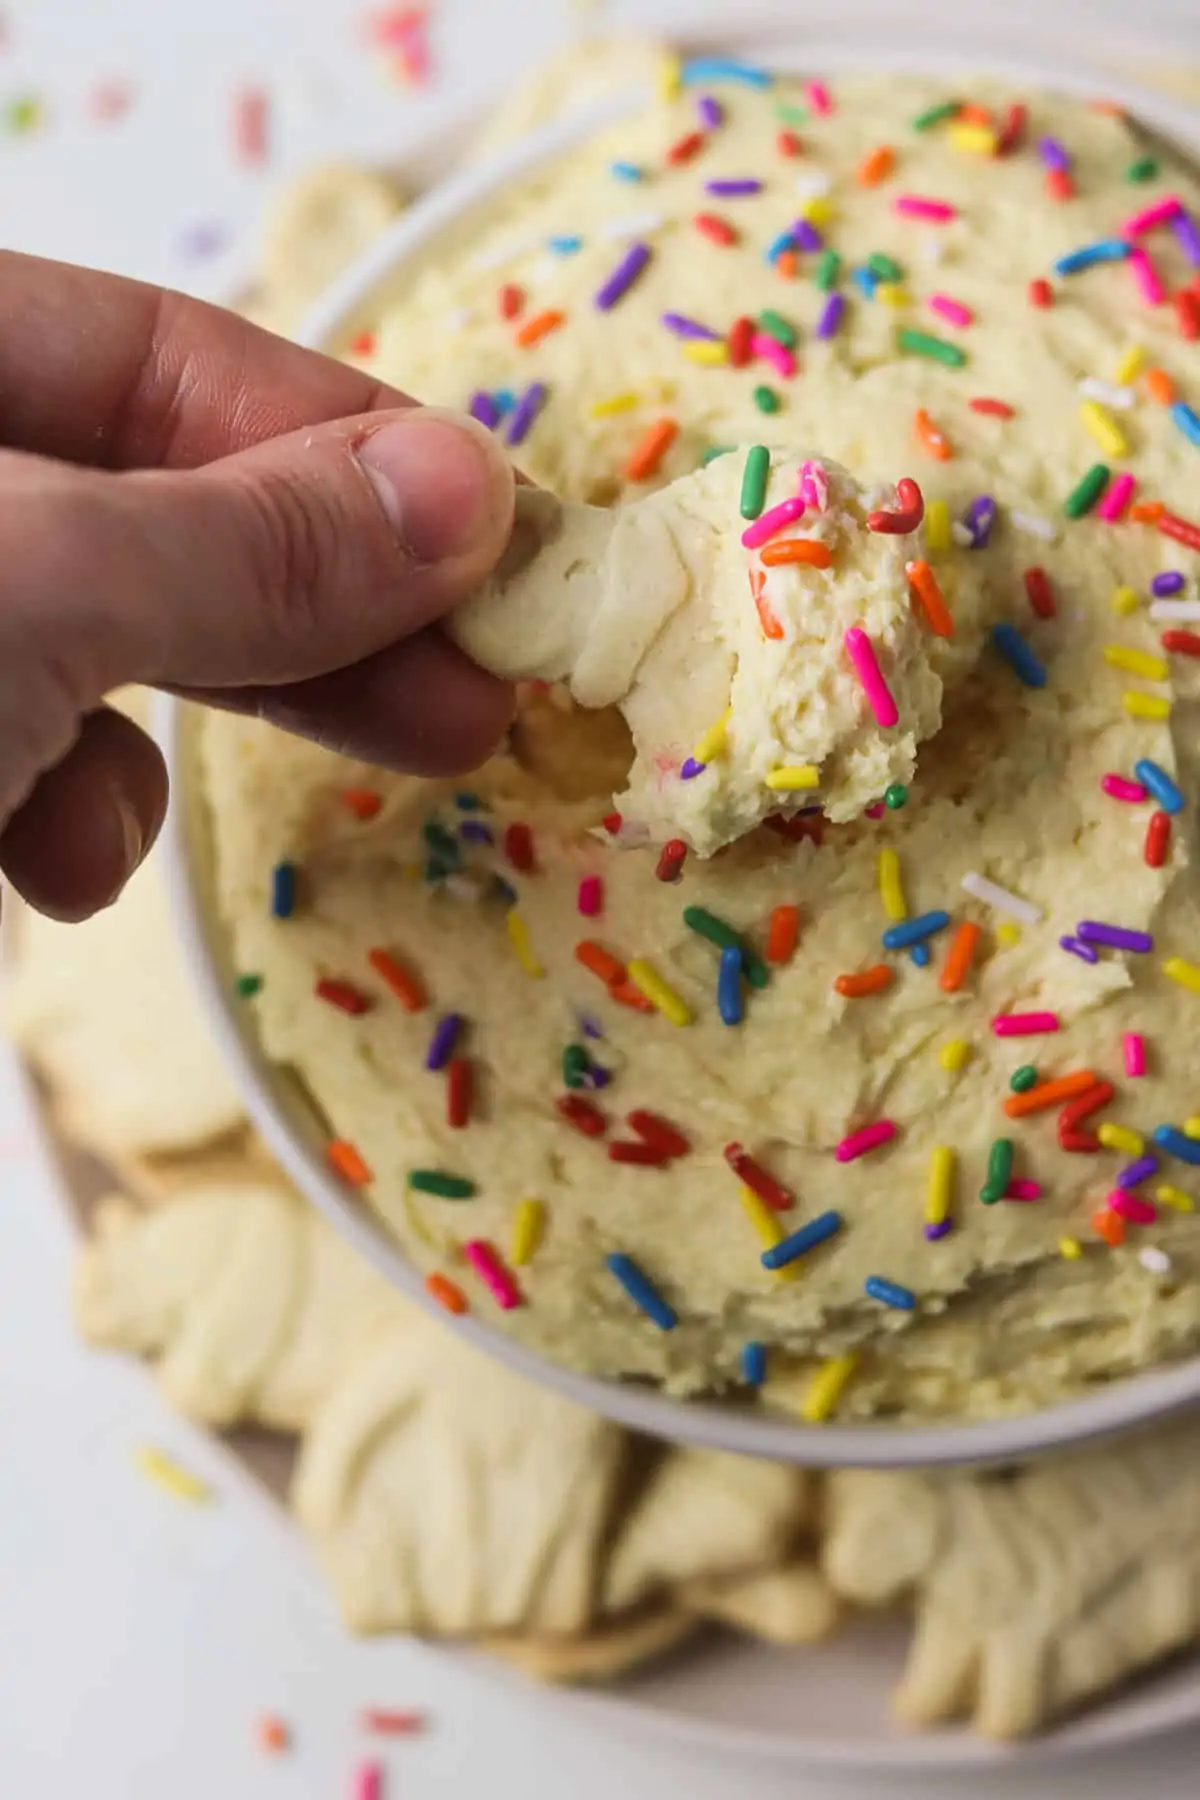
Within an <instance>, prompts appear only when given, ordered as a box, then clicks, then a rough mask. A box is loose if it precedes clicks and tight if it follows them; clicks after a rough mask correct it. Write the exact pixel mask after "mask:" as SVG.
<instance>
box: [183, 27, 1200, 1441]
mask: <svg viewBox="0 0 1200 1800" xmlns="http://www.w3.org/2000/svg"><path fill="white" fill-rule="evenodd" d="M850 36H851V34H850V33H847V35H846V38H844V39H842V40H841V41H840V42H833V43H822V42H816V43H811V44H808V45H806V47H805V49H804V51H803V53H800V52H794V51H783V50H775V51H773V52H771V53H770V54H768V55H763V54H761V53H760V52H758V51H756V53H755V60H756V61H758V62H760V63H764V62H765V63H768V64H769V65H770V66H771V67H772V68H773V69H774V70H776V71H777V72H778V73H781V74H798V73H804V72H806V71H814V70H829V69H835V70H836V69H842V70H846V71H856V72H866V71H868V70H871V69H874V70H879V69H888V68H890V69H896V70H910V71H913V70H915V71H920V72H924V73H927V74H928V73H930V72H931V71H932V72H933V73H934V74H939V75H943V74H944V75H947V76H949V75H952V74H955V73H976V74H978V73H979V72H980V71H981V69H986V71H987V73H989V74H994V75H996V76H1000V77H1002V78H1006V79H1011V80H1014V81H1016V82H1019V83H1023V84H1025V85H1026V86H1028V87H1031V88H1034V87H1036V88H1041V89H1043V90H1044V89H1051V90H1054V89H1057V90H1058V91H1060V92H1066V93H1073V94H1077V95H1082V96H1084V97H1089V98H1090V97H1093V96H1095V95H1097V94H1101V93H1102V94H1104V95H1105V96H1106V97H1108V98H1111V99H1113V100H1115V101H1118V102H1119V103H1120V104H1122V105H1123V106H1125V107H1126V108H1127V109H1128V110H1129V112H1130V113H1132V114H1133V115H1135V116H1136V117H1138V118H1139V119H1140V120H1142V121H1143V122H1144V123H1145V124H1146V125H1148V126H1149V127H1150V128H1151V129H1153V130H1156V131H1158V132H1160V133H1161V134H1162V135H1163V136H1165V137H1168V138H1171V139H1174V140H1175V142H1176V143H1177V144H1178V145H1179V146H1180V147H1182V148H1185V149H1187V150H1189V151H1191V152H1193V153H1197V154H1200V118H1197V115H1196V114H1195V112H1194V111H1193V110H1192V109H1191V108H1188V107H1186V106H1183V105H1181V104H1177V103H1174V102H1171V101H1169V100H1165V99H1163V98H1162V97H1161V96H1158V95H1155V94H1153V93H1150V92H1147V91H1144V90H1142V89H1140V88H1138V87H1136V86H1134V85H1131V84H1130V83H1127V82H1122V81H1114V80H1113V79H1111V77H1110V76H1109V75H1108V73H1107V72H1105V71H1101V70H1100V69H1096V68H1088V67H1087V66H1085V65H1083V64H1081V63H1079V62H1076V63H1074V64H1073V65H1072V66H1071V67H1069V68H1062V67H1060V66H1058V65H1057V64H1048V63H1039V62H1038V61H1037V60H1036V58H1031V57H1030V56H1029V55H1027V54H1024V55H1023V54H1013V55H1009V54H1007V53H1006V52H1004V51H1002V50H997V49H996V48H994V47H993V46H988V47H987V48H983V49H979V50H976V51H975V52H974V53H973V54H972V53H971V52H970V51H969V49H963V48H962V47H959V48H958V49H957V50H956V49H955V48H954V47H953V46H952V45H949V44H947V42H946V37H945V33H944V32H943V33H942V34H941V35H939V36H938V37H937V38H936V39H931V40H930V41H928V42H922V41H921V38H920V34H919V33H917V34H914V33H913V32H910V31H907V30H906V31H905V34H904V41H903V44H902V45H900V46H899V47H896V48H889V45H888V42H887V41H885V38H886V34H885V33H884V32H882V31H880V32H876V33H873V34H871V41H870V43H869V47H868V48H864V47H863V45H862V44H861V43H853V42H847V38H849V37H850ZM646 98H647V96H646V95H645V94H643V93H641V92H633V93H630V94H627V95H625V96H623V97H621V98H620V99H617V100H614V101H609V102H606V103H605V104H604V105H602V106H598V107H594V108H591V109H589V110H588V111H587V112H584V113H581V114H577V115H573V116H570V117H567V118H565V119H561V120H559V121H558V122H556V123H555V124H553V125H551V126H549V127H547V128H546V129H544V130H542V131H539V132H536V133H535V134H533V135H532V136H530V137H528V138H526V139H525V140H524V141H522V142H521V143H519V144H517V145H515V146H514V147H513V148H512V149H511V150H508V151H506V152H505V153H504V154H503V155H501V156H498V157H496V158H495V159H494V160H493V161H492V162H490V163H489V164H488V165H487V166H486V167H484V168H476V169H469V170H467V171H466V172H464V173H460V174H458V175H456V176H454V177H453V178H452V179H450V180H449V181H447V182H446V183H445V184H444V185H443V186H441V187H439V188H437V189H436V190H435V191H434V192H432V193H430V194H429V195H428V196H427V197H426V198H425V199H423V200H421V201H419V202H418V203H417V204H416V205H415V206H413V207H412V208H411V210H410V211H409V212H407V213H406V214H405V215H403V216H402V217H401V218H400V219H399V220H397V222H396V224H395V225H394V226H393V227H392V229H391V230H390V231H388V232H387V233H386V234H385V236H384V237H383V238H381V239H380V241H379V242H378V243H377V244H375V245H374V246H373V247H372V248H371V249H370V250H369V251H368V252H367V254H366V255H365V256H364V257H363V258H362V259H361V260H360V261H359V262H358V263H357V264H356V265H355V266H354V268H352V269H351V270H350V271H349V273H348V274H346V275H345V276H343V277H342V279H341V280H340V281H338V282H337V283H336V285H335V286H334V288H333V289H332V290H331V292H330V293H329V294H328V295H327V297H326V298H325V299H324V300H323V301H322V302H321V303H320V304H319V305H318V306H317V307H316V308H315V310H314V311H313V313H312V314H311V315H310V317H309V318H308V320H307V321H306V323H305V325H304V328H303V329H302V331H301V332H300V333H299V338H300V341H301V342H302V343H304V344H307V345H309V346H311V347H313V348H316V349H321V350H327V351H331V352H337V351H338V350H340V349H341V348H343V347H344V346H345V344H346V343H347V341H348V339H349V338H350V336H351V335H352V334H353V332H354V331H356V330H357V329H358V328H359V327H360V326H361V325H362V324H364V323H365V322H366V321H367V319H368V317H369V316H371V314H372V313H373V311H374V310H375V308H376V307H377V306H378V303H379V301H380V298H381V297H382V296H386V294H387V292H388V290H389V289H392V290H394V289H396V288H398V287H400V286H401V285H403V284H404V283H406V282H408V281H409V280H411V278H412V275H413V273H414V272H415V270H416V269H417V267H418V266H419V265H420V264H421V263H423V262H426V261H427V260H428V259H429V258H430V256H431V254H432V253H434V252H435V251H436V250H437V249H438V248H440V247H444V246H445V245H446V244H447V243H448V242H453V241H454V240H455V239H456V238H457V237H461V236H463V235H465V234H466V233H467V232H468V231H469V230H470V229H471V226H472V223H473V221H474V219H475V218H476V216H477V215H478V213H479V212H480V211H481V209H483V208H484V207H486V205H487V203H488V202H489V201H490V200H491V198H492V197H493V196H494V195H496V194H498V193H500V192H501V191H502V190H504V189H505V188H508V187H509V186H511V185H512V184H514V183H517V182H520V181H521V180H522V179H523V178H524V177H526V176H528V175H530V174H532V173H533V172H534V171H536V170H539V169H541V168H542V167H544V166H545V165H547V164H548V163H550V162H552V161H553V160H554V159H555V158H556V157H559V156H561V155H562V154H563V153H564V152H566V151H568V150H570V149H572V148H573V147H574V146H576V145H577V144H579V143H581V142H583V141H584V140H585V139H586V138H587V137H588V136H589V135H591V134H592V133H594V132H596V131H598V130H600V129H603V128H604V127H605V126H608V125H611V124H615V123H617V122H618V121H619V120H620V119H621V118H623V117H625V116H626V115H628V114H630V113H632V112H633V111H634V110H635V109H637V108H638V107H639V106H641V105H643V104H644V103H645V100H646ZM195 716H196V715H195V713H194V710H193V709H192V708H190V707H188V706H187V705H184V704H181V703H180V702H178V701H175V700H171V699H165V700H164V701H163V702H162V708H161V713H160V720H159V723H160V737H161V740H162V743H163V748H164V752H165V754H166V758H167V763H168V766H169V769H170V774H171V786H172V791H173V795H174V803H173V805H172V808H171V811H170V815H169V817H168V820H167V825H166V828H165V839H166V847H167V869H168V878H169V880H170V882H171V884H172V888H173V893H174V900H175V904H176V908H177V912H178V919H179V924H180V929H181V931H182V934H183V937H184V941H185V946H186V951H187V955H188V958H189V961H190V964H191V967H192V969H193V972H194V974H195V977H196V981H197V984H198V986H199V988H200V991H201V995H202V997H203V1001H204V1004H205V1008H206V1010H207V1013H208V1016H209V1019H210V1021H211V1023H212V1026H213V1029H214V1031H215V1033H216V1036H217V1039H218V1041H219V1043H220V1044H221V1046H222V1048H223V1050H224V1052H225V1054H226V1056H227V1057H228V1059H229V1062H230V1065H231V1067H232V1069H233V1071H234V1075H235V1077H236V1079H237V1081H238V1084H239V1086H240V1089H241V1092H242V1095H243V1097H244V1099H245V1102H246V1108H247V1111H248V1112H249V1114H250V1116H251V1117H252V1119H253V1120H254V1122H255V1124H256V1126H257V1127H258V1129H259V1130H260V1132H261V1133H262V1136H263V1137H264V1139H265V1140H266V1142H267V1144H268V1145H269V1146H270V1148H271V1150H272V1151H273V1152H274V1154H275V1155H276V1156H277V1157H278V1159H279V1161H280V1163H281V1164H282V1165H283V1168H284V1169H285V1170H286V1171H287V1173H288V1174H289V1175H290V1177H291V1178H292V1180H293V1181H294V1182H295V1184H296V1186H297V1188H298V1189H299V1190H300V1192H301V1193H302V1194H304V1195H305V1196H306V1197H307V1198H308V1199H309V1200H310V1201H311V1202H312V1204H313V1205H314V1206H316V1207H317V1208H318V1209H319V1211H320V1212H322V1213H323V1214H324V1216H325V1217H326V1218H327V1219H328V1220H330V1222H331V1223H332V1224H333V1225H334V1226H336V1228H337V1229H338V1230H339V1231H340V1232H342V1233H343V1235H344V1236H345V1237H347V1238H348V1239H349V1240H350V1241H351V1242H352V1243H353V1244H355V1245H356V1246H357V1247H358V1249H359V1250H361V1252H362V1253H363V1255H364V1256H365V1257H366V1258H367V1259H368V1261H369V1262H370V1263H371V1264H372V1265H373V1266H374V1267H375V1268H376V1269H377V1270H378V1271H379V1273H380V1274H381V1275H383V1276H384V1277H385V1278H386V1279H387V1280H388V1281H389V1282H391V1283H392V1284H393V1286H395V1287H396V1288H398V1289H399V1290H400V1291H401V1292H402V1293H404V1294H405V1295H406V1296H407V1297H408V1298H409V1299H411V1300H413V1301H414V1302H416V1303H417V1304H418V1305H421V1306H426V1307H432V1306H433V1305H434V1303H433V1301H432V1300H431V1299H430V1297H429V1296H428V1294H427V1293H426V1291H425V1287H424V1283H423V1280H422V1276H421V1274H420V1271H419V1270H418V1269H417V1268H416V1267H415V1266H414V1265H413V1264H412V1263H410V1262H409V1261H408V1259H407V1257H406V1256H405V1254H404V1252H403V1250H402V1249H401V1247H400V1245H399V1244H398V1243H397V1242H396V1240H395V1239H394V1238H393V1237H391V1236H390V1235H389V1233H388V1232H387V1231H386V1230H385V1228H384V1226H383V1224H382V1222H381V1221H380V1220H379V1218H378V1217H377V1215H376V1214H375V1213H374V1212H373V1210H372V1208H371V1206H370V1204H369V1202H367V1201H365V1200H363V1199H361V1198H360V1197H359V1196H358V1195H357V1194H355V1193H353V1192H351V1191H348V1190H347V1188H346V1187H344V1186H343V1185H342V1184H341V1183H340V1182H339V1181H338V1180H337V1179H336V1178H335V1177H334V1176H333V1175H332V1174H331V1173H330V1171H329V1168H328V1167H327V1165H326V1162H325V1156H324V1149H325V1143H326V1140H327V1135H328V1134H327V1132H326V1131H325V1130H324V1129H323V1128H322V1127H321V1125H320V1123H319V1121H318V1120H317V1118H316V1115H315V1110H314V1108H313V1106H312V1105H311V1104H310V1103H308V1102H306V1099H305V1097H304V1096H303V1094H302V1093H301V1092H300V1091H299V1090H298V1089H297V1087H296V1085H295V1083H293V1082H291V1081H289V1080H288V1079H287V1078H286V1077H284V1076H283V1075H281V1073H280V1071H279V1070H278V1069H276V1068H275V1067H274V1066H273V1065H272V1064H270V1063H269V1062H268V1060H267V1059H266V1057H265V1056H264V1055H263V1052H262V1050H261V1048H260V1046H259V1045H258V1043H257V1041H256V1039H255V1035H254V1032H253V1028H252V1022H251V1016H250V1014H249V1013H248V1012H247V1009H246V1008H245V1007H244V1006H241V1005H238V1004H236V1003H235V999H234V994H235V986H234V974H235V971H234V968H233V965H232V963H231V961H230V956H229V949H228V945H227V943H226V941H225V937H224V933H223V931H222V929H221V927H220V924H219V921H218V919H217V914H216V908H215V905H214V898H213V884H212V853H211V852H212V846H211V841H210V837H209V830H208V821H207V818H206V814H205V808H204V804H203V800H202V796H201V790H200V783H199V781H198V779H197V767H196V756H195V731H194V724H195ZM438 1316H439V1317H440V1318H442V1319H443V1320H446V1321H447V1322H448V1323H449V1324H450V1325H451V1328H452V1329H454V1330H457V1331H461V1332H462V1333H463V1335H464V1336H465V1337H467V1338H469V1339H470V1341H471V1342H472V1343H474V1344H475V1345H476V1346H477V1347H478V1348H479V1349H480V1350H482V1351H485V1352H486V1353H487V1354H488V1355H490V1356H494V1357H497V1358H498V1359H499V1360H500V1361H501V1362H504V1363H507V1364H508V1365H509V1366H510V1367H511V1368H513V1369H515V1370H516V1371H517V1372H518V1373H520V1374H522V1375H525V1376H528V1377H529V1378H530V1379H531V1380H534V1381H539V1382H542V1383H544V1384H545V1385H546V1386H548V1387H551V1388H554V1389H555V1390H556V1391H557V1392H558V1393H560V1394H563V1395H565V1396H567V1397H568V1398H570V1399H572V1400H575V1401H577V1402H578V1403H579V1404H580V1405H581V1406H584V1407H587V1408H589V1409H590V1410H591V1411H593V1412H597V1413H601V1414H604V1415H606V1416H607V1417H609V1418H612V1419H614V1420H616V1421H618V1422H619V1423H620V1424H622V1425H625V1426H628V1427H629V1428H631V1429H633V1430H636V1431H641V1432H644V1433H646V1434H648V1435H649V1436H651V1437H659V1438H667V1439H674V1440H677V1441H679V1442H687V1443H693V1444H701V1445H706V1446H711V1447H715V1448H719V1449H723V1450H730V1451H737V1452H740V1453H741V1454H744V1455H750V1456H760V1457H766V1458H770V1459H773V1460H778V1461H787V1462H796V1463H803V1464H809V1465H817V1466H826V1467H837V1466H850V1465H859V1466H863V1467H893V1468H897V1467H905V1466H908V1467H913V1466H918V1465H922V1464H935V1463H969V1462H998V1461H1007V1460H1012V1459H1014V1458H1019V1457H1024V1456H1028V1455H1030V1454H1033V1453H1037V1452H1040V1451H1044V1450H1049V1449H1054V1448H1059V1447H1062V1446H1064V1445H1066V1444H1072V1443H1078V1442H1080V1441H1081V1440H1083V1439H1086V1438H1091V1437H1097V1436H1100V1435H1103V1434H1106V1433H1109V1432H1113V1431H1117V1430H1120V1429H1122V1428H1124V1427H1129V1426H1133V1425H1137V1424H1144V1423H1146V1422H1147V1421H1149V1420H1151V1419H1154V1418H1159V1417H1162V1416H1163V1415H1164V1414H1166V1413H1169V1412H1172V1411H1175V1410H1177V1409H1179V1408H1181V1407H1184V1406H1187V1405H1191V1404H1196V1403H1200V1357H1196V1358H1193V1359H1191V1360H1189V1361H1188V1362H1186V1363H1183V1364H1180V1365H1177V1366H1173V1367H1169V1368H1165V1369H1160V1370H1156V1371H1152V1372H1150V1373H1147V1374H1144V1375H1139V1376H1133V1377H1130V1378H1128V1379H1125V1380H1121V1381H1118V1382H1114V1383H1113V1384H1112V1385H1111V1386H1108V1387H1105V1388H1103V1389H1101V1390H1099V1391H1098V1392H1096V1393H1095V1394H1093V1395H1090V1396H1088V1397H1087V1398H1085V1399H1081V1400H1074V1401H1070V1402H1068V1403H1066V1404H1064V1405H1061V1406H1055V1407H1051V1408H1048V1409H1045V1410H1043V1411H1040V1412H1033V1413H1029V1414H1025V1415H1022V1416H1019V1417H1015V1418H1007V1417H1006V1418H1000V1419H995V1420H987V1421H984V1422H971V1423H964V1424H953V1423H950V1424H946V1425H937V1426H926V1425H919V1426H908V1425H900V1424H887V1423H881V1424H878V1425H837V1424H829V1425H820V1426H810V1425H805V1424H802V1423H800V1422H798V1421H797V1422H793V1421H791V1420H789V1419H787V1418H785V1417H783V1416H781V1415H779V1414H778V1413H775V1414H773V1413H770V1412H768V1411H766V1410H765V1409H764V1410H751V1409H747V1408H743V1407H739V1406H736V1405H722V1404H719V1403H715V1402H699V1401H679V1400H673V1399H668V1398H666V1397H664V1396H663V1395H662V1394H660V1393H659V1392H657V1391H656V1390H654V1389H650V1388H647V1387H645V1386H641V1385H635V1384H634V1383H631V1382H630V1383H627V1382H621V1381H618V1380H607V1379H599V1378H596V1377H591V1376H585V1375H580V1374H577V1373H575V1372H574V1371H573V1370H570V1369H567V1368H563V1367H560V1366H559V1365H558V1364H557V1363H554V1362H551V1361H549V1360H547V1359H546V1358H544V1357H542V1356H539V1355H537V1354H536V1353H535V1352H533V1351H531V1350H528V1349H526V1348H525V1347H524V1346H523V1345H521V1344H520V1343H518V1342H517V1341H516V1339H514V1338H512V1337H510V1336H509V1335H508V1334H507V1333H506V1332H504V1331H503V1330H499V1329H497V1328H495V1327H493V1326H491V1325H488V1324H487V1323H485V1322H484V1321H483V1320H482V1319H481V1318H480V1317H479V1316H477V1315H474V1314H468V1315H465V1316H463V1317H462V1318H455V1319H453V1320H452V1321H450V1320H448V1319H447V1315H446V1314H445V1313H443V1312H440V1311H439V1314H438Z"/></svg>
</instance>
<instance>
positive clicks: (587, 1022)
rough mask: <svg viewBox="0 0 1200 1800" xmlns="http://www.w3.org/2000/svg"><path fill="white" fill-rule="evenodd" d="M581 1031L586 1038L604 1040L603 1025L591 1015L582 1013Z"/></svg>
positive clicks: (580, 1017)
mask: <svg viewBox="0 0 1200 1800" xmlns="http://www.w3.org/2000/svg"><path fill="white" fill-rule="evenodd" d="M579 1029H580V1030H581V1031H582V1032H583V1035H584V1037H590V1038H602V1037H603V1036H604V1027H603V1025H601V1023H600V1021H599V1019H597V1018H594V1017H593V1016H592V1014H591V1013H580V1015H579Z"/></svg>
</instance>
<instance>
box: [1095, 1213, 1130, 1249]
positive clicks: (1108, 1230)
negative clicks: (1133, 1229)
mask: <svg viewBox="0 0 1200 1800" xmlns="http://www.w3.org/2000/svg"><path fill="white" fill-rule="evenodd" d="M1092 1230H1093V1231H1094V1232H1095V1233H1096V1236H1097V1237H1102V1238H1103V1239H1104V1241H1105V1243H1106V1244H1108V1245H1110V1246H1111V1247H1112V1248H1113V1249H1114V1250H1115V1249H1116V1247H1117V1245H1118V1244H1123V1243H1124V1242H1125V1221H1124V1219H1123V1218H1122V1217H1121V1215H1120V1213H1115V1212H1114V1211H1113V1210H1112V1208H1111V1207H1110V1206H1098V1207H1097V1208H1096V1210H1095V1212H1094V1213H1093V1214H1092Z"/></svg>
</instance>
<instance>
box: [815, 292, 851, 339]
mask: <svg viewBox="0 0 1200 1800" xmlns="http://www.w3.org/2000/svg"><path fill="white" fill-rule="evenodd" d="M845 310H846V296H845V294H830V296H829V298H828V300H827V301H826V302H825V304H824V306H823V307H822V308H821V316H820V318H819V319H818V320H817V331H816V335H817V336H818V337H819V338H831V337H833V336H835V335H836V332H837V328H838V326H839V325H840V324H841V322H842V314H843V313H844V312H845Z"/></svg>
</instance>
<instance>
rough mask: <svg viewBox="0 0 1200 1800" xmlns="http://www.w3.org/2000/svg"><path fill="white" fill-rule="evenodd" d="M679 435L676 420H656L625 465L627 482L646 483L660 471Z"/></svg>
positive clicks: (636, 445)
mask: <svg viewBox="0 0 1200 1800" xmlns="http://www.w3.org/2000/svg"><path fill="white" fill-rule="evenodd" d="M678 435H679V425H678V422H677V421H676V420H675V419H656V420H655V421H654V423H653V425H651V426H649V427H648V428H647V429H646V431H645V433H644V434H643V435H642V437H640V438H639V439H638V441H637V443H636V444H635V445H634V447H633V450H632V451H631V452H630V456H629V460H628V462H627V463H626V464H625V479H626V481H645V480H646V479H647V478H648V477H649V476H651V475H654V474H656V473H657V471H658V465H659V463H661V461H662V459H663V457H664V456H665V455H666V454H667V451H668V450H669V449H670V448H671V445H672V444H673V443H674V442H675V439H676V438H677V437H678Z"/></svg>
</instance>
